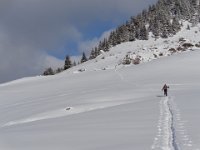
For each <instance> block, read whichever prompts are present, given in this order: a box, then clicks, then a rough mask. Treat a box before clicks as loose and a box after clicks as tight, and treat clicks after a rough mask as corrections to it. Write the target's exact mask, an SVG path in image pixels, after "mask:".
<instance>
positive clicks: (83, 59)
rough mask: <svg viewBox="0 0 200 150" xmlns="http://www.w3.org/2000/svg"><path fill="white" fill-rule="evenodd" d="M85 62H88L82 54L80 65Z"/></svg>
mask: <svg viewBox="0 0 200 150" xmlns="http://www.w3.org/2000/svg"><path fill="white" fill-rule="evenodd" d="M87 60H88V59H87V57H86V55H85V53H84V52H83V54H82V58H81V63H84V62H86V61H87Z"/></svg>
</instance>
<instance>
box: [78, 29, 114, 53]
mask: <svg viewBox="0 0 200 150" xmlns="http://www.w3.org/2000/svg"><path fill="white" fill-rule="evenodd" d="M111 31H113V29H111V30H108V31H105V32H104V33H103V34H102V35H101V36H100V37H94V38H93V39H91V40H87V41H81V42H80V43H79V48H78V49H79V51H80V52H85V53H86V54H87V55H89V54H90V52H91V50H92V48H94V47H95V46H98V44H99V41H103V39H104V38H107V37H108V36H109V35H110V32H111Z"/></svg>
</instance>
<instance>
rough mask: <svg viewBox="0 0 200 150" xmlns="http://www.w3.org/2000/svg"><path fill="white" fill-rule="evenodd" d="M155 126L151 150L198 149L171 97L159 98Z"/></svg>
mask: <svg viewBox="0 0 200 150" xmlns="http://www.w3.org/2000/svg"><path fill="white" fill-rule="evenodd" d="M157 128H158V131H157V135H156V137H155V138H154V142H153V145H152V147H151V149H152V150H199V148H195V145H194V143H193V142H192V140H191V138H190V136H189V134H188V133H187V131H186V129H185V121H183V120H182V119H181V114H180V110H179V109H178V108H177V105H176V103H175V102H174V100H173V98H172V97H163V98H161V101H160V116H159V120H158V125H157Z"/></svg>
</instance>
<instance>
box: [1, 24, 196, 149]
mask: <svg viewBox="0 0 200 150" xmlns="http://www.w3.org/2000/svg"><path fill="white" fill-rule="evenodd" d="M182 37H183V38H184V39H186V40H188V41H187V42H190V43H192V44H196V43H198V42H199V41H200V38H199V37H200V33H199V27H194V28H191V30H190V31H189V30H183V31H181V32H179V33H178V34H177V35H176V36H174V37H172V38H170V39H157V40H156V41H155V40H154V39H153V38H152V39H150V40H149V41H136V42H133V43H124V44H121V45H118V46H116V47H114V48H112V49H111V50H110V51H109V52H108V53H104V54H102V55H101V56H99V57H98V58H96V59H95V60H91V61H88V62H86V63H84V64H81V65H79V66H76V67H74V68H71V69H69V70H68V71H66V72H63V73H60V74H58V75H55V76H49V77H31V78H24V79H20V80H17V81H13V82H10V83H6V84H2V85H0V149H3V150H55V149H56V150H66V149H68V150H102V149H103V150H132V149H135V150H148V149H153V150H160V149H163V150H179V149H181V150H182V149H183V150H191V149H192V150H193V149H194V150H198V149H200V130H199V125H200V121H199V114H200V102H199V97H200V93H199V91H200V69H199V67H198V64H200V59H199V58H200V50H199V49H198V47H193V48H190V50H187V51H186V52H179V51H177V52H176V53H173V55H172V56H170V57H165V56H167V55H171V52H169V51H168V49H169V48H177V47H178V46H180V44H181V43H180V42H181V41H180V40H179V39H180V38H182ZM160 53H163V56H159V54H160ZM127 54H130V56H131V57H134V55H135V54H136V55H140V56H141V57H142V58H143V59H141V64H139V65H133V64H132V65H128V66H125V65H122V64H121V62H122V60H123V58H124V57H125V56H126V55H127ZM153 54H158V58H159V57H160V59H155V55H153ZM102 57H104V58H103V59H102ZM150 60H153V61H150ZM148 61H150V62H148ZM147 62H148V63H147ZM164 83H167V84H168V85H169V86H170V91H169V96H168V97H163V96H162V95H163V93H162V91H161V88H162V86H163V84H164Z"/></svg>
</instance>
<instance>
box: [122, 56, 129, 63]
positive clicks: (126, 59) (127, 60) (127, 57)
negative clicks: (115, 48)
mask: <svg viewBox="0 0 200 150" xmlns="http://www.w3.org/2000/svg"><path fill="white" fill-rule="evenodd" d="M122 64H123V65H129V64H131V58H130V56H129V55H126V57H125V58H124V60H123V62H122Z"/></svg>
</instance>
